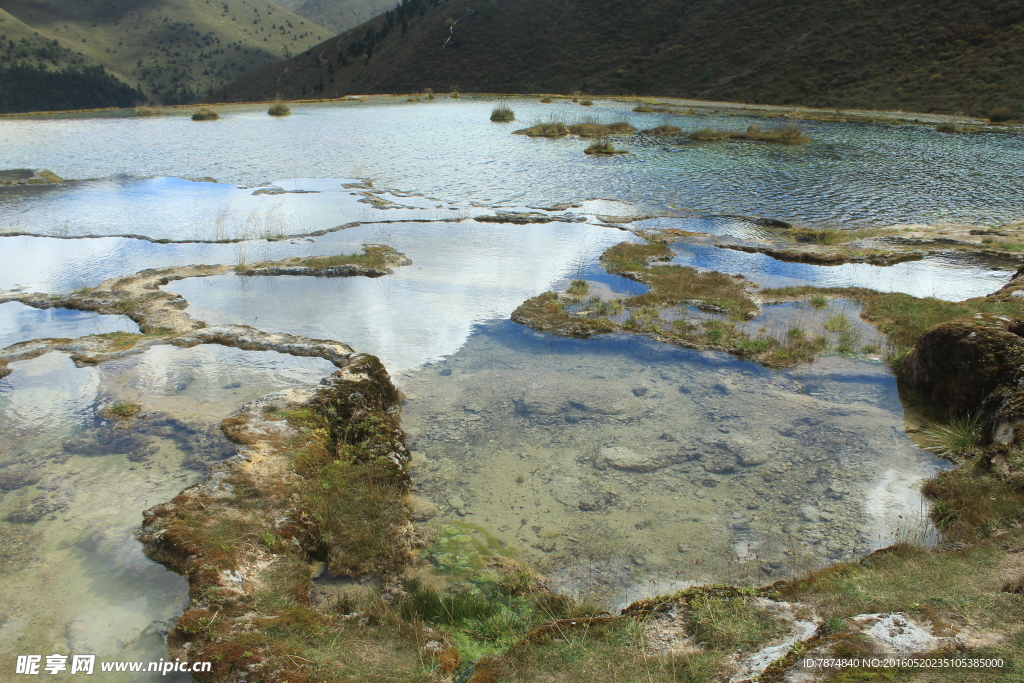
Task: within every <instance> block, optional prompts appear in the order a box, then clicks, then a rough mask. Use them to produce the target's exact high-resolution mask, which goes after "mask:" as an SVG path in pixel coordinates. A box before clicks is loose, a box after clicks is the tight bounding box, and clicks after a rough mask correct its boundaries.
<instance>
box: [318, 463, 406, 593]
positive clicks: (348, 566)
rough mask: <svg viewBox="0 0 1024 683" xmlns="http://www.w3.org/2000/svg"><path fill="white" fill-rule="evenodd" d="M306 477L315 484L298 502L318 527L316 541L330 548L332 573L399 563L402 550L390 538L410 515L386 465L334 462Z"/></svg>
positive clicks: (402, 546)
mask: <svg viewBox="0 0 1024 683" xmlns="http://www.w3.org/2000/svg"><path fill="white" fill-rule="evenodd" d="M363 447H364V446H363V445H362V444H357V445H356V448H363ZM309 476H310V477H311V478H313V479H315V481H313V482H311V483H310V484H307V485H305V486H303V487H302V489H301V490H302V499H303V501H304V503H305V505H306V507H307V509H308V510H309V513H310V514H311V515H312V516H313V518H314V519H315V520H316V522H317V528H318V530H319V532H320V542H321V543H322V544H323V545H324V546H325V547H327V548H330V550H329V560H328V562H329V566H330V568H331V571H334V572H337V573H350V572H351V573H363V572H365V571H366V570H367V569H369V568H371V567H375V566H379V567H381V568H387V567H392V566H396V565H398V564H400V563H401V562H402V561H403V559H404V556H405V552H406V551H405V548H404V545H403V544H401V543H395V535H396V534H397V533H398V530H399V528H400V527H401V526H402V524H404V523H405V521H406V520H407V519H408V516H409V511H408V508H407V506H406V504H405V501H404V500H403V495H404V486H403V485H402V484H401V482H400V481H398V480H397V479H396V477H395V472H394V468H393V467H392V466H391V465H390V464H384V463H379V462H375V461H371V462H367V463H363V464H357V463H353V462H349V461H346V460H335V461H334V462H331V463H329V464H327V465H325V466H323V467H320V468H317V469H316V470H315V472H313V471H311V472H309Z"/></svg>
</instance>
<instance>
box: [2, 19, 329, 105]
mask: <svg viewBox="0 0 1024 683" xmlns="http://www.w3.org/2000/svg"><path fill="white" fill-rule="evenodd" d="M0 9H3V10H5V12H6V13H9V14H10V15H12V16H13V17H15V18H16V19H17V20H19V21H20V22H21V23H23V24H25V25H27V26H29V27H31V29H32V30H33V31H34V32H38V33H39V36H40V37H41V38H42V39H44V40H48V41H50V42H51V43H52V42H53V41H57V44H58V46H60V47H65V48H69V49H70V50H71V51H72V52H74V53H79V54H80V55H81V57H82V58H83V59H84V60H85V61H86V62H90V63H93V64H100V65H103V66H104V67H105V68H106V69H107V70H109V72H110V73H111V74H113V75H114V76H115V77H117V78H118V79H120V80H121V81H123V82H125V83H127V84H129V85H130V86H132V87H133V88H135V87H136V86H138V87H139V88H140V89H141V91H142V92H143V93H144V95H145V97H146V98H148V99H150V100H154V101H158V102H163V103H167V104H173V103H178V102H189V101H193V100H195V99H196V98H197V97H198V96H199V95H201V94H205V93H207V92H209V91H210V90H212V89H213V88H216V87H219V86H221V85H223V84H224V83H227V82H229V81H231V80H232V79H234V78H236V77H238V76H239V75H241V74H243V73H245V72H246V71H248V70H251V69H257V68H259V67H262V66H265V65H267V64H271V63H274V62H277V61H279V60H281V59H284V58H287V57H290V56H292V55H295V54H298V53H300V52H302V51H303V50H306V49H308V48H309V47H310V46H311V45H314V44H315V43H317V42H319V41H321V40H322V39H323V38H325V37H327V36H329V35H330V32H329V31H327V30H326V29H324V28H323V27H321V26H318V25H316V24H314V23H313V22H311V21H310V20H308V19H303V18H302V17H299V16H298V15H295V14H293V13H291V12H289V11H287V10H285V9H284V8H282V7H280V6H279V5H277V4H275V3H274V2H271V1H270V0H147V1H146V2H138V1H137V0H75V1H74V2H67V1H65V0H0ZM0 26H2V25H0ZM2 30H3V29H2V28H0V31H2ZM136 99H142V98H140V97H139V96H138V95H137V96H136Z"/></svg>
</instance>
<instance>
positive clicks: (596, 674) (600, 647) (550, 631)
mask: <svg viewBox="0 0 1024 683" xmlns="http://www.w3.org/2000/svg"><path fill="white" fill-rule="evenodd" d="M722 658H723V655H722V653H719V652H708V653H704V652H699V653H693V654H687V655H672V656H665V657H656V656H652V655H651V653H650V652H649V651H648V645H647V643H646V642H645V639H644V631H643V624H642V622H640V621H639V620H636V619H631V618H618V619H613V618H609V617H596V618H589V619H587V618H582V619H577V620H563V621H558V622H555V624H552V627H544V628H540V629H537V630H535V631H534V632H532V633H531V634H530V635H529V637H528V638H525V639H523V640H521V641H519V642H517V643H515V644H514V645H512V647H510V648H509V649H508V650H507V651H506V652H504V653H502V654H501V655H499V656H492V657H485V658H483V659H481V660H479V661H478V662H477V663H476V666H475V667H474V669H473V672H474V674H473V676H472V677H471V678H470V679H469V680H470V681H472V683H496V682H497V681H501V683H535V682H536V681H546V682H547V683H578V682H579V681H594V682H600V681H608V682H611V681H619V682H622V683H626V682H627V681H628V682H633V681H636V682H639V681H643V682H644V683H669V682H672V683H702V682H708V683H710V682H711V681H714V680H717V677H718V676H719V675H720V674H721V673H722V665H721V660H722Z"/></svg>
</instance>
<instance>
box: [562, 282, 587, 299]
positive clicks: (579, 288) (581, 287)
mask: <svg viewBox="0 0 1024 683" xmlns="http://www.w3.org/2000/svg"><path fill="white" fill-rule="evenodd" d="M589 291H590V285H589V284H587V281H586V280H573V281H572V282H570V283H569V288H568V289H566V290H565V293H566V294H569V295H571V296H576V297H583V296H586V295H587V293H588V292H589Z"/></svg>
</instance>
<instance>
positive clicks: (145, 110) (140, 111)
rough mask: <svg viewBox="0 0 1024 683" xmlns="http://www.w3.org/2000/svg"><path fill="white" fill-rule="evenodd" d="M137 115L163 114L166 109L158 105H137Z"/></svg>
mask: <svg viewBox="0 0 1024 683" xmlns="http://www.w3.org/2000/svg"><path fill="white" fill-rule="evenodd" d="M135 115H136V116H163V115H164V110H163V109H160V108H158V107H136V108H135Z"/></svg>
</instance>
